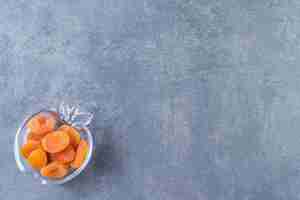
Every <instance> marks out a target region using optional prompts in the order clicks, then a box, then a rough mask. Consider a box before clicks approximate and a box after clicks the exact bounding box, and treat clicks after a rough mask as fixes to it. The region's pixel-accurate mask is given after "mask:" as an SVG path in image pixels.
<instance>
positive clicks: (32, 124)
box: [27, 114, 56, 135]
mask: <svg viewBox="0 0 300 200" xmlns="http://www.w3.org/2000/svg"><path fill="white" fill-rule="evenodd" d="M55 125H56V120H55V118H54V116H52V115H51V116H46V115H42V114H38V115H36V116H34V117H33V118H32V119H31V120H29V122H28V123H27V127H28V129H29V130H30V131H31V132H33V133H34V134H37V135H44V134H46V133H48V132H50V131H53V130H54V128H55Z"/></svg>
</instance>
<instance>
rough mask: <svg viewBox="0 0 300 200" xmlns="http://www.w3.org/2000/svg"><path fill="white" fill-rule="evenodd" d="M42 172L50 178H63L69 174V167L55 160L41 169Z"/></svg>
mask: <svg viewBox="0 0 300 200" xmlns="http://www.w3.org/2000/svg"><path fill="white" fill-rule="evenodd" d="M40 173H41V175H42V176H45V177H48V178H53V179H57V178H62V177H64V176H66V175H67V173H68V167H67V166H65V165H63V164H60V163H58V162H56V161H54V162H51V163H50V164H48V165H47V166H45V167H43V168H42V169H41V170H40Z"/></svg>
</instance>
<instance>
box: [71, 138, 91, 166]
mask: <svg viewBox="0 0 300 200" xmlns="http://www.w3.org/2000/svg"><path fill="white" fill-rule="evenodd" d="M88 151H89V144H88V143H87V142H86V141H85V140H83V139H82V140H80V143H79V145H78V147H77V150H76V156H75V159H74V161H73V162H72V163H71V167H72V168H74V169H78V168H80V166H81V165H82V164H83V162H84V160H85V158H86V155H87V153H88Z"/></svg>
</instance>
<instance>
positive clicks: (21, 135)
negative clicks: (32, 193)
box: [14, 106, 95, 184]
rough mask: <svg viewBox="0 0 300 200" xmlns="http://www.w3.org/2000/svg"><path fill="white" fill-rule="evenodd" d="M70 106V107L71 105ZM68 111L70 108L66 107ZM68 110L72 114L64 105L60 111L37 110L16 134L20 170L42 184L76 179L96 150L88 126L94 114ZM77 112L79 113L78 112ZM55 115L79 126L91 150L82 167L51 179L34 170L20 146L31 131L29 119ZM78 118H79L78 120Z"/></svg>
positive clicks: (78, 128)
mask: <svg viewBox="0 0 300 200" xmlns="http://www.w3.org/2000/svg"><path fill="white" fill-rule="evenodd" d="M69 108H70V107H69ZM65 110H66V111H67V110H68V109H65ZM68 111H71V112H69V114H70V115H68V112H65V113H64V111H62V106H61V107H60V109H59V111H53V109H52V110H51V109H49V110H47V109H45V110H40V111H39V112H36V113H34V114H32V115H30V116H28V117H27V118H26V119H25V120H24V121H23V123H22V124H21V125H20V127H19V129H18V130H17V133H16V136H15V143H14V155H15V160H16V163H17V166H18V168H19V170H20V171H21V172H22V173H24V174H28V175H30V176H32V177H33V178H35V179H37V180H39V181H40V182H41V184H63V183H66V182H68V181H70V180H72V179H74V178H75V177H76V176H78V175H79V174H80V173H81V172H82V171H83V170H84V169H85V168H86V167H87V165H88V163H89V162H90V160H91V158H92V154H93V151H94V148H95V147H94V139H93V136H92V134H91V132H90V130H89V128H88V127H87V125H88V124H89V123H90V121H91V119H92V115H91V114H89V113H80V112H78V110H76V109H73V110H72V109H69V110H68ZM76 113H77V114H76ZM38 114H42V115H53V114H56V115H57V114H58V115H57V116H58V119H59V121H60V122H63V123H67V124H70V125H72V126H74V127H76V128H77V130H79V132H80V136H81V137H82V138H84V139H86V141H87V142H88V144H89V151H88V153H87V156H86V159H85V161H84V163H83V164H82V165H81V167H80V168H78V169H76V170H73V171H71V172H70V173H69V174H68V175H66V176H65V177H64V178H61V179H49V178H47V177H43V176H41V175H40V173H39V171H37V170H34V169H32V168H31V167H30V165H29V164H28V163H27V161H26V160H25V159H24V158H23V156H21V154H20V148H21V146H22V145H23V144H24V143H25V141H26V138H27V135H28V133H29V131H28V128H27V127H26V124H27V123H28V121H29V120H30V119H31V118H32V117H34V116H36V115H38ZM76 118H77V120H76Z"/></svg>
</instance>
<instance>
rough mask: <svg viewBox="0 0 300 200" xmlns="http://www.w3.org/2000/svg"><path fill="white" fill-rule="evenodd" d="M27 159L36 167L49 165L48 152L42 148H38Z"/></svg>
mask: <svg viewBox="0 0 300 200" xmlns="http://www.w3.org/2000/svg"><path fill="white" fill-rule="evenodd" d="M27 161H28V162H29V164H30V165H31V166H32V167H33V168H34V169H41V168H42V167H44V166H46V165H47V154H46V152H45V151H43V150H42V149H41V148H38V149H36V150H33V151H32V152H31V153H30V154H29V156H28V158H27Z"/></svg>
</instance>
